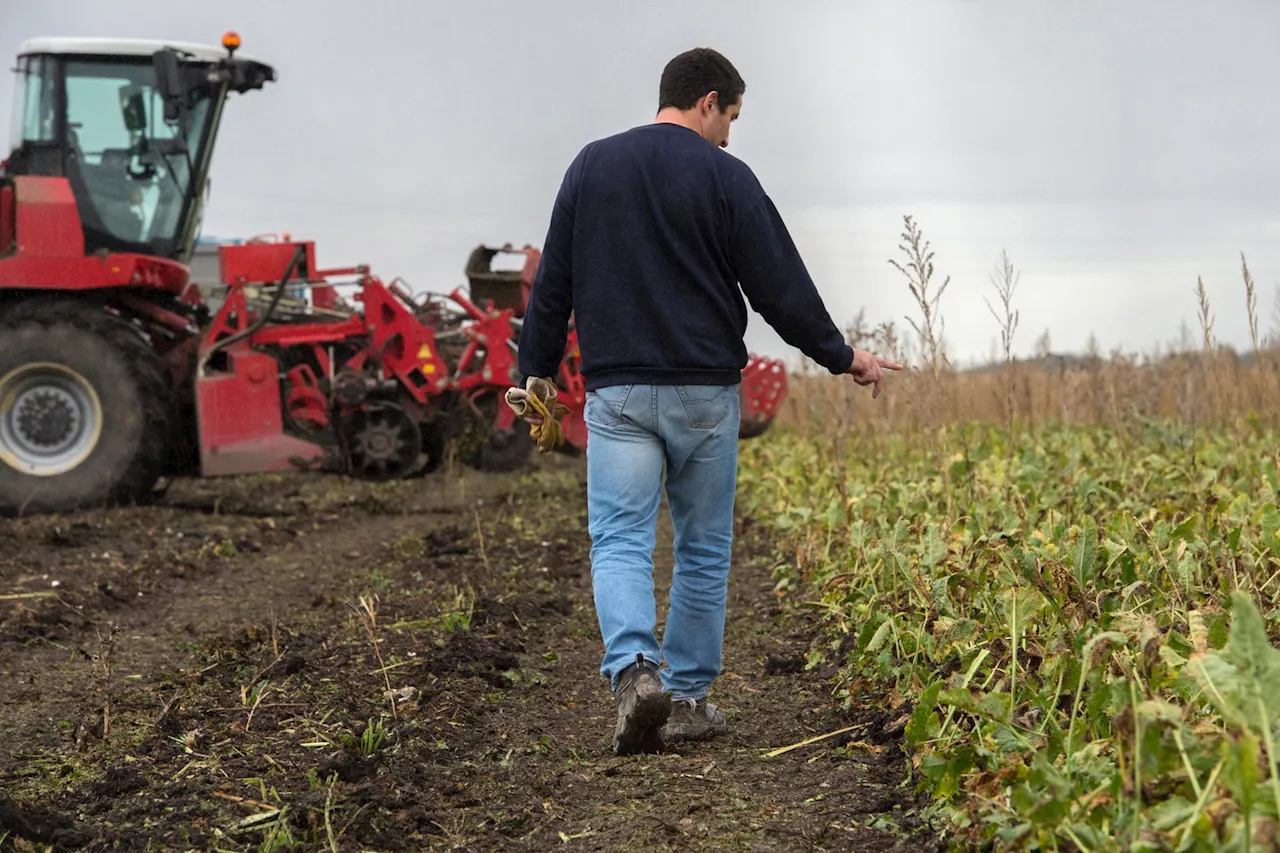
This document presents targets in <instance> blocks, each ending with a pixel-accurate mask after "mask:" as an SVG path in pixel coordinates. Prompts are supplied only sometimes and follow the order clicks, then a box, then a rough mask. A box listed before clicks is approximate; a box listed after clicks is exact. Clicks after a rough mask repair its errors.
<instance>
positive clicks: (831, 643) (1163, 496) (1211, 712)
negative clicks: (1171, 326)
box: [741, 235, 1280, 851]
mask: <svg viewBox="0 0 1280 853" xmlns="http://www.w3.org/2000/svg"><path fill="white" fill-rule="evenodd" d="M906 236H909V235H906ZM909 242H910V241H908V243H909ZM908 248H910V246H909V245H908ZM917 248H919V246H918V245H917ZM919 256H920V255H918V257H919ZM913 269H914V270H916V271H920V270H924V271H926V272H927V265H926V264H923V263H922V264H919V265H918V266H917V267H915V268H911V267H908V269H906V270H905V272H907V273H908V277H909V278H910V277H912V274H911V273H912V270H913ZM1005 272H1006V274H1005V275H1004V276H1003V277H998V278H997V289H999V288H1000V283H1001V281H1004V282H1005V283H1006V284H1007V283H1008V282H1009V281H1010V280H1011V277H1010V276H1009V275H1008V274H1007V273H1008V270H1007V268H1006V270H1005ZM1245 277H1246V285H1247V287H1248V289H1249V300H1250V325H1251V328H1256V324H1255V316H1254V314H1253V310H1254V309H1253V302H1252V300H1253V295H1252V282H1251V280H1250V278H1249V276H1248V271H1247V268H1245ZM925 279H926V280H925V281H924V284H926V285H927V284H928V282H927V275H926V276H925ZM920 283H921V282H920V281H919V280H918V279H917V280H916V281H913V287H914V288H915V289H914V290H913V292H919V293H920V295H921V296H922V297H923V298H921V299H920V302H921V307H922V309H924V308H926V307H928V305H929V299H930V296H929V292H928V291H927V289H926V288H924V287H919V285H920ZM936 292H937V290H936V288H935V294H936ZM1004 295H1005V296H1006V297H1007V295H1008V292H1007V289H1006V292H1005V294H1004ZM1200 296H1201V308H1202V312H1203V313H1202V320H1203V321H1204V322H1203V323H1202V331H1203V332H1204V334H1203V346H1200V347H1197V348H1196V349H1197V351H1195V352H1189V353H1182V354H1180V355H1179V356H1178V357H1175V358H1169V357H1168V356H1165V357H1162V358H1161V359H1159V360H1147V361H1146V362H1145V363H1144V362H1143V361H1142V360H1140V359H1135V358H1124V357H1118V356H1117V357H1113V358H1111V359H1107V360H1102V359H1096V360H1094V361H1093V362H1092V363H1089V362H1085V363H1083V364H1082V365H1081V366H1080V367H1079V369H1073V370H1071V371H1066V370H1062V371H1060V372H1057V373H1054V372H1053V371H1046V370H1044V368H1043V366H1042V365H1038V364H1034V363H1033V364H1030V365H1028V364H1025V363H1024V364H1020V365H1016V364H1014V363H1013V362H1012V360H1010V361H1009V362H1008V363H1007V364H1006V365H1005V366H1004V367H1003V369H998V370H995V371H992V372H990V373H988V374H982V375H973V374H970V375H957V374H953V373H950V372H949V371H948V370H946V369H945V368H942V369H932V370H931V369H930V368H931V367H932V368H937V367H938V360H937V357H938V353H937V350H932V351H931V348H930V338H929V334H928V330H929V327H928V325H927V320H928V317H927V314H926V312H924V311H923V310H922V315H925V317H926V322H922V323H920V324H918V326H917V329H916V331H918V332H919V333H920V334H919V335H918V340H919V341H920V342H921V343H920V350H919V352H920V353H922V354H923V356H924V358H923V361H922V369H921V370H918V371H914V372H912V373H911V374H907V375H903V376H901V377H899V376H893V377H890V378H889V380H888V382H889V385H890V388H891V390H890V391H889V393H888V395H887V396H885V397H882V398H881V399H880V400H878V401H876V402H875V403H868V402H866V401H865V399H860V400H858V401H857V402H856V404H854V403H852V402H851V398H852V397H853V396H854V394H853V390H856V389H853V390H851V389H848V388H845V387H842V386H840V385H838V384H834V383H831V382H830V381H829V379H828V380H823V379H821V378H818V379H817V380H816V381H815V383H814V384H812V385H811V384H807V383H806V381H804V380H803V378H802V380H801V381H800V382H799V383H798V385H799V387H798V392H797V393H796V394H795V395H794V397H795V400H794V408H793V411H792V413H791V417H790V418H789V421H788V423H787V424H785V425H783V427H782V428H780V429H778V430H777V431H776V432H775V433H773V434H772V435H771V436H770V438H769V440H768V441H761V442H755V443H752V444H750V445H749V446H744V448H743V473H742V480H741V482H742V492H741V502H742V506H743V511H744V512H745V513H746V514H748V515H751V516H752V517H755V518H757V519H759V520H762V521H767V522H768V523H769V524H770V525H771V526H772V527H773V528H774V529H775V530H776V531H777V532H778V533H779V534H780V537H781V539H780V541H781V545H782V547H781V549H780V551H779V554H778V560H777V563H776V569H775V579H776V582H777V590H778V592H779V594H781V595H784V596H785V597H786V598H788V599H789V600H790V602H791V603H792V605H793V606H796V607H800V608H807V609H811V610H812V611H813V612H814V613H815V614H817V615H818V616H819V618H820V619H821V620H822V622H823V624H824V625H825V626H826V631H825V632H824V635H823V636H824V638H825V640H824V643H819V644H815V645H814V646H813V647H812V648H811V650H810V655H809V666H810V667H811V668H815V669H816V668H820V667H822V666H828V667H838V675H837V677H836V678H835V679H834V682H833V684H834V686H835V688H834V689H835V691H836V696H837V698H838V699H839V700H840V701H842V702H844V703H845V704H846V706H848V707H849V708H851V709H857V708H859V707H862V708H874V707H883V705H884V703H885V697H886V696H887V697H888V704H889V708H890V712H891V713H890V719H891V720H893V722H894V725H895V726H896V727H898V729H897V730H898V731H900V732H901V736H902V743H903V746H904V748H905V749H906V750H907V752H908V754H909V756H910V765H911V767H912V777H911V779H910V780H909V782H908V783H907V784H909V785H913V786H915V788H916V789H917V790H920V791H924V792H926V793H928V794H930V795H931V796H932V798H933V803H934V805H933V810H934V818H935V819H937V820H938V822H939V825H940V826H943V827H946V828H947V829H948V830H949V831H950V832H951V833H952V834H953V840H955V841H956V842H958V843H959V844H960V845H961V846H965V847H971V846H973V845H982V844H984V843H987V844H990V843H994V844H995V846H997V847H999V848H1001V849H1008V848H1013V849H1033V850H1062V851H1066V850H1087V851H1109V850H1178V851H1192V850H1195V851H1200V850H1203V851H1211V850H1215V851H1220V850H1253V849H1257V850H1275V849H1277V835H1278V832H1280V822H1278V819H1280V774H1277V773H1276V772H1275V764H1274V756H1275V754H1276V753H1275V744H1276V739H1277V738H1278V737H1280V729H1278V728H1277V726H1276V721H1277V718H1280V651H1278V650H1277V649H1276V648H1275V647H1274V646H1273V638H1274V637H1276V636H1277V633H1278V632H1280V536H1278V533H1280V510H1278V509H1277V503H1278V502H1280V453H1278V445H1277V442H1278V440H1280V431H1278V430H1277V429H1276V427H1275V425H1274V423H1273V422H1274V417H1273V415H1272V413H1274V412H1276V411H1277V409H1276V406H1275V402H1276V391H1275V389H1276V387H1277V376H1278V375H1280V374H1277V372H1276V371H1275V370H1274V368H1273V367H1269V366H1268V365H1267V363H1266V361H1265V352H1263V353H1262V355H1263V356H1264V358H1259V359H1256V360H1255V361H1254V365H1253V366H1252V367H1248V368H1246V367H1243V366H1241V364H1240V363H1239V361H1238V360H1236V359H1234V358H1233V357H1229V356H1230V354H1228V353H1225V352H1224V351H1223V350H1222V349H1221V348H1219V347H1218V346H1217V345H1216V343H1215V342H1214V341H1213V338H1212V334H1211V318H1210V314H1209V311H1208V306H1207V302H1206V301H1205V300H1204V299H1203V291H1201V293H1200ZM1003 302H1004V304H1005V306H1006V307H1008V305H1009V300H1008V299H1007V298H1005V299H1004V300H1003ZM935 307H936V300H935ZM997 318H998V319H999V315H998V313H997ZM1005 319H1006V323H1005V329H1006V332H1007V331H1010V327H1011V326H1012V325H1013V324H1012V323H1010V322H1007V321H1008V320H1012V319H1013V312H1008V313H1007V314H1006V316H1005ZM870 337H871V338H872V344H871V345H870V346H868V348H870V349H873V351H874V350H876V349H877V348H878V349H879V351H881V352H885V350H886V349H889V350H890V352H892V350H893V340H892V337H891V336H889V337H888V338H886V336H885V334H884V327H882V328H881V330H879V332H878V333H877V334H875V335H872V336H870ZM1006 340H1007V338H1006ZM877 343H878V344H879V346H878V347H877V345H876V344H877ZM1255 343H1256V341H1255ZM1007 351H1008V350H1007V349H1006V352H1007ZM1256 353H1257V350H1255V354H1256ZM824 395H825V396H824ZM855 740H856V736H855Z"/></svg>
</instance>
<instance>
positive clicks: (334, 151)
mask: <svg viewBox="0 0 1280 853" xmlns="http://www.w3.org/2000/svg"><path fill="white" fill-rule="evenodd" d="M227 29H235V30H237V31H238V32H239V33H240V35H241V37H242V39H243V43H244V47H243V51H244V52H245V53H248V54H252V55H253V56H255V57H258V58H261V59H264V60H266V61H269V62H271V63H273V64H274V65H275V67H276V68H277V71H278V73H279V78H280V79H279V81H278V82H277V83H275V84H272V85H270V86H268V88H267V89H266V90H265V91H261V92H254V93H250V94H249V95H248V96H245V97H241V98H236V99H235V100H234V102H233V103H232V104H231V105H230V106H229V109H228V111H227V114H226V118H225V121H224V124H223V129H222V131H221V135H220V138H219V150H218V152H217V155H216V157H215V162H214V167H213V189H212V195H211V205H210V207H209V209H208V212H207V216H206V220H205V225H204V233H205V234H206V235H215V236H219V237H247V236H252V235H254V234H260V233H280V232H285V231H288V232H290V233H291V234H292V235H293V236H295V237H306V238H312V239H315V240H316V241H317V242H318V250H317V251H318V254H319V261H320V263H321V264H322V265H326V266H345V265H350V264H355V263H362V262H363V263H369V264H371V265H372V266H373V268H374V269H375V270H376V271H378V272H379V273H380V274H382V275H383V276H384V277H386V278H390V277H393V276H402V277H404V278H405V279H407V280H408V281H409V282H410V284H411V285H412V286H413V287H414V288H415V289H416V290H419V291H421V290H427V289H432V290H437V291H439V290H448V289H449V288H451V287H452V286H454V285H456V284H460V283H463V281H464V278H463V275H462V268H463V264H464V262H465V260H466V257H467V254H468V252H469V251H470V250H471V249H472V248H473V247H474V246H476V245H477V244H479V243H482V242H483V243H490V244H500V243H503V242H507V241H510V242H514V243H516V244H523V243H526V242H528V243H533V244H535V245H539V244H540V243H541V241H542V239H543V237H544V236H545V231H546V222H547V217H548V215H549V210H550V207H551V203H552V200H553V198H554V194H555V191H556V188H557V186H558V184H559V182H560V178H561V176H562V174H563V171H564V169H565V167H566V165H567V164H568V162H569V161H570V160H571V159H572V158H573V156H574V154H575V153H576V152H577V151H578V149H579V148H580V146H581V145H583V144H584V143H585V142H587V141H589V140H591V139H593V138H596V137H599V136H603V135H607V134H610V133H613V132H615V131H618V130H622V129H625V128H627V127H630V126H633V125H636V124H641V123H644V122H648V121H650V120H652V118H653V114H654V110H655V105H656V98H657V85H658V77H659V74H660V73H661V69H662V66H663V65H664V64H665V63H666V61H667V60H668V59H669V58H670V57H671V56H672V55H674V54H675V53H677V52H679V51H681V50H684V49H686V48H689V47H693V46H699V45H706V46H712V47H715V48H717V49H719V50H721V51H722V52H724V53H725V54H726V55H728V56H729V58H730V59H731V60H732V61H733V62H734V63H735V64H736V65H737V66H738V68H739V70H740V71H741V72H742V74H743V76H744V77H745V79H746V81H747V94H746V97H745V99H744V110H743V114H742V118H741V119H740V120H739V121H738V122H737V123H736V125H735V126H734V131H733V135H732V139H731V145H730V149H729V150H730V152H731V153H733V154H734V155H736V156H738V157H740V158H742V159H743V160H745V161H746V162H747V163H748V164H750V165H751V167H752V168H753V169H754V170H755V172H756V174H757V175H758V176H759V177H760V179H761V180H762V181H763V183H764V185H765V187H766V189H767V190H768V191H769V193H770V194H771V196H772V197H773V198H774V200H775V202H776V203H777V205H778V207H779V209H780V210H781V211H782V214H783V216H784V218H785V219H786V220H787V222H788V224H789V226H790V228H791V230H792V234H793V236H794V238H795V240H796V242H797V244H798V245H799V247H800V250H801V252H802V253H803V255H804V257H805V259H806V261H807V263H808V266H809V269H810V271H811V273H812V274H813V276H814V278H815V280H816V281H817V283H818V287H819V289H820V290H821V292H822V293H823V294H824V296H825V298H826V300H827V304H828V306H829V308H830V309H831V313H832V315H833V317H834V318H835V320H836V322H837V323H840V324H842V325H843V324H844V323H845V322H847V321H848V320H849V319H851V318H852V317H853V316H854V314H856V313H857V311H858V310H859V308H860V307H865V308H866V312H867V316H868V318H870V319H871V320H872V321H880V320H884V319H890V318H892V319H895V320H897V321H898V322H899V324H900V325H901V324H902V322H903V317H904V315H908V314H913V307H912V303H911V297H910V295H909V293H908V291H907V287H906V283H905V280H904V279H903V278H902V277H901V275H900V274H899V273H898V272H897V271H896V270H894V269H893V268H892V267H891V266H890V265H889V264H888V260H889V258H896V257H900V256H899V254H898V243H899V235H900V233H901V230H902V216H903V215H904V214H911V215H913V216H914V217H915V218H916V220H917V221H918V222H919V223H920V225H921V226H922V228H923V230H924V233H925V235H926V236H927V237H928V238H929V240H930V241H931V243H932V247H933V249H934V251H935V253H936V256H935V264H936V266H937V269H938V275H939V278H941V277H942V276H943V275H950V276H951V285H950V287H949V289H948V290H947V292H946V294H945V295H944V296H943V297H942V302H941V309H942V312H943V314H944V315H945V317H946V320H947V331H948V339H949V342H950V345H951V348H952V351H953V353H954V354H955V355H956V356H957V357H959V358H961V359H969V358H981V357H983V356H985V355H986V354H987V353H988V352H989V351H990V350H991V347H992V342H993V340H995V339H996V338H997V337H998V330H997V328H996V326H995V323H994V321H993V319H992V318H991V316H990V314H989V313H988V310H987V307H986V304H985V303H984V301H983V297H984V296H988V297H989V296H991V294H992V290H991V283H990V281H989V275H990V273H991V272H992V270H993V269H994V267H995V264H996V261H997V258H998V256H999V253H1000V251H1001V249H1007V250H1008V251H1009V254H1010V256H1011V259H1012V261H1013V262H1014V264H1015V266H1017V267H1018V268H1019V269H1021V270H1022V280H1021V284H1020V285H1019V290H1018V292H1017V294H1016V297H1015V298H1016V302H1017V307H1019V308H1020V309H1021V312H1022V321H1021V325H1020V327H1019V331H1018V334H1017V338H1016V340H1015V345H1016V348H1017V349H1018V350H1020V351H1023V352H1027V351H1030V350H1031V348H1032V346H1033V344H1034V341H1035V338H1036V337H1037V336H1038V335H1039V334H1040V333H1041V332H1042V331H1044V330H1045V329H1046V328H1047V329H1048V330H1049V332H1050V335H1051V338H1052V340H1053V344H1054V348H1055V349H1058V350H1068V349H1080V348H1083V346H1084V344H1085V341H1086V339H1087V338H1088V337H1089V334H1090V333H1091V332H1092V333H1094V334H1096V336H1097V340H1098V342H1099V343H1100V345H1101V346H1102V348H1103V349H1104V350H1107V349H1110V348H1112V347H1115V346H1120V347H1123V348H1125V349H1126V350H1143V349H1148V348H1150V347H1151V346H1153V345H1156V344H1161V343H1167V342H1169V341H1172V340H1173V339H1175V338H1176V337H1177V335H1178V331H1179V326H1180V325H1181V324H1182V322H1183V321H1186V322H1188V323H1190V324H1192V326H1193V329H1194V324H1195V322H1196V319H1195V317H1196V315H1195V298H1194V295H1193V290H1194V287H1195V283H1196V277H1197V275H1203V276H1204V280H1205V286H1206V288H1207V289H1208V291H1209V295H1210V299H1211V300H1212V301H1213V302H1214V307H1215V314H1216V326H1215V330H1216V332H1217V333H1218V336H1219V337H1220V338H1221V339H1223V340H1224V341H1226V342H1229V343H1233V344H1235V345H1237V346H1241V347H1247V344H1248V332H1247V325H1246V321H1245V312H1244V293H1243V287H1242V283H1241V278H1240V252H1241V251H1243V252H1245V254H1246V255H1247V256H1248V258H1249V262H1250V267H1251V268H1252V271H1253V273H1254V277H1255V279H1256V280H1257V281H1258V285H1259V290H1260V293H1259V308H1260V310H1261V312H1262V314H1263V324H1262V325H1263V328H1264V330H1265V329H1266V327H1267V326H1268V324H1269V317H1270V315H1271V313H1272V309H1273V307H1274V303H1275V291H1276V288H1277V285H1280V144H1278V143H1280V117H1277V113H1276V108H1275V103H1276V98H1275V92H1274V89H1275V82H1274V81H1275V80H1276V79H1277V74H1276V70H1277V69H1276V66H1277V62H1278V60H1277V59H1276V58H1275V57H1276V52H1275V44H1276V42H1277V39H1278V37H1280V3H1277V2H1276V0H1201V2H1192V0H1125V2H1101V0H1069V2H1068V0H866V2H858V0H831V2H817V0H804V2H780V0H776V2H753V3H741V2H728V0H722V2H715V3H712V2H697V0H679V2H662V1H661V0H652V2H648V3H646V4H640V3H625V4H624V3H622V2H601V0H543V2H540V3H528V2H515V0H506V1H505V2H500V0H488V2H485V0H467V2H457V0H454V2H435V1H434V0H418V2H408V0H397V1H396V2H391V0H365V2H362V3H352V2H338V0H269V1H268V0H219V2H217V3H209V2H206V1H205V0H201V2H192V0H111V2H109V3H104V2H91V1H90V0H44V2H30V0H0V50H2V51H3V53H4V54H5V55H7V56H10V57H12V56H13V55H14V54H15V53H16V51H17V48H18V45H19V43H20V42H21V41H23V40H24V39H26V38H31V37H35V36H45V35H74V36H89V35H100V36H115V37H128V36H137V37H148V38H172V39H182V40H192V41H206V42H209V43H215V44H216V43H217V42H218V40H219V38H220V36H221V35H222V33H223V32H224V31H225V30H227ZM11 97H12V79H11V75H10V76H9V77H6V78H5V79H4V80H3V81H2V82H0V103H2V104H5V105H7V104H8V103H9V102H10V100H11ZM6 112H7V110H6ZM1196 334H1197V335H1198V330H1196ZM747 340H748V343H749V344H750V345H751V346H752V347H754V348H755V349H757V350H759V351H762V352H768V353H773V354H779V355H783V356H786V357H788V358H795V357H796V355H797V354H796V353H795V351H794V350H791V349H790V348H788V347H786V346H785V345H784V344H782V343H781V342H780V341H779V340H778V338H777V337H776V335H774V334H773V333H772V331H771V330H770V329H769V328H768V327H767V326H766V324H765V323H764V321H763V320H761V318H760V317H759V316H758V315H754V314H753V315H752V318H751V323H750V328H749V331H748V336H747Z"/></svg>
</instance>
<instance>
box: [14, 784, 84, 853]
mask: <svg viewBox="0 0 1280 853" xmlns="http://www.w3.org/2000/svg"><path fill="white" fill-rule="evenodd" d="M5 833H8V834H9V835H11V836H13V837H14V838H21V839H23V840H24V841H38V842H40V843H41V844H52V845H53V846H54V847H55V848H56V849H59V850H72V849H75V848H77V847H81V846H83V845H84V844H86V843H87V842H88V840H89V837H88V835H87V834H86V833H84V832H81V831H80V830H78V829H76V828H75V823H74V822H73V821H72V820H71V819H70V818H68V817H66V816H65V815H60V814H56V813H54V812H51V811H47V810H45V809H41V808H37V807H35V806H31V807H27V808H24V807H23V806H21V805H20V804H18V803H16V802H14V801H13V800H11V799H9V798H8V797H6V796H4V795H3V794H0V835H4V834H5Z"/></svg>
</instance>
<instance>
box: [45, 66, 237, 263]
mask: <svg viewBox="0 0 1280 853" xmlns="http://www.w3.org/2000/svg"><path fill="white" fill-rule="evenodd" d="M64 79H65V89H64V91H65V93H66V176H67V178H68V179H69V180H70V181H71V185H72V191H73V192H74V193H75V196H76V202H77V205H78V206H79V208H80V216H81V219H82V220H83V223H84V227H85V237H86V243H87V244H88V245H87V248H88V249H89V250H90V251H92V250H93V249H94V248H106V249H110V250H114V251H121V250H124V251H129V250H133V251H144V252H146V253H148V254H155V255H160V256H167V257H173V256H175V255H177V254H179V253H180V251H181V244H182V242H183V237H184V231H185V229H184V225H185V224H186V221H187V219H188V217H189V216H191V215H194V209H195V204H194V202H195V201H196V200H195V198H194V196H195V193H194V192H192V181H193V176H195V175H197V174H198V173H199V170H200V166H201V164H202V163H203V159H204V148H205V146H206V145H207V144H208V141H209V139H210V136H211V134H210V133H209V132H208V131H209V124H210V118H211V116H212V114H213V112H214V109H213V108H214V100H215V97H217V96H219V95H220V94H221V92H220V91H218V90H217V89H213V88H209V89H197V90H195V91H191V92H190V93H188V96H187V99H186V104H185V109H183V110H182V112H181V114H180V116H179V118H178V120H177V122H175V123H173V124H169V123H167V122H166V121H165V118H164V102H163V99H162V98H161V95H160V93H159V92H158V91H157V89H156V73H155V70H154V69H153V67H152V65H151V63H150V62H149V61H148V62H145V63H142V62H121V61H103V60H93V59H82V60H81V59H69V60H68V61H67V62H66V64H65V77H64Z"/></svg>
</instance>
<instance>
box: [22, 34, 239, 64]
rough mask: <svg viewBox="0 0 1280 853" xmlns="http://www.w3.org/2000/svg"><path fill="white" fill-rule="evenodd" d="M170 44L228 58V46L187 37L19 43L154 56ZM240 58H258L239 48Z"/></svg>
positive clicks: (37, 48)
mask: <svg viewBox="0 0 1280 853" xmlns="http://www.w3.org/2000/svg"><path fill="white" fill-rule="evenodd" d="M166 47H171V48H173V49H174V50H178V51H181V52H183V53H189V54H191V55H192V56H194V57H195V58H196V59H197V60H203V61H205V62H220V61H222V60H224V59H226V58H227V49H226V48H225V47H219V46H216V45H211V44H196V43H195V42H186V41H161V40H159V39H113V38H34V39H28V40H27V41H24V42H23V43H22V44H21V45H20V46H19V47H18V55H19V56H24V55H26V54H31V53H53V54H72V53H74V54H89V55H93V56H151V55H152V54H154V53H155V52H156V51H158V50H164V49H165V48H166ZM236 58H237V59H247V60H249V61H251V62H253V61H258V60H255V59H254V58H253V57H251V56H245V55H243V54H242V53H240V52H239V51H236Z"/></svg>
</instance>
